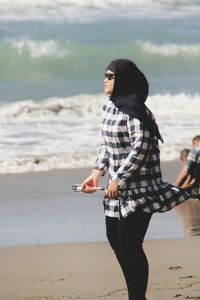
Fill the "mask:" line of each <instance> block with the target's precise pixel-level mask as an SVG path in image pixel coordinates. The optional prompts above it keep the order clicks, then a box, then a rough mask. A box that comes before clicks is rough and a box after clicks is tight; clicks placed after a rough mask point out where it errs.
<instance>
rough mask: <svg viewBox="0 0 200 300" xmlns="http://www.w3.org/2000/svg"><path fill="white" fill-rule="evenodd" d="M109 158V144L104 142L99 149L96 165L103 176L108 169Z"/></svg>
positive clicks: (95, 167)
mask: <svg viewBox="0 0 200 300" xmlns="http://www.w3.org/2000/svg"><path fill="white" fill-rule="evenodd" d="M108 158H109V154H108V151H107V146H106V145H105V144H102V145H101V146H100V148H99V151H98V156H97V159H96V162H95V165H94V169H96V170H99V171H101V172H102V176H103V175H104V174H105V173H106V171H107V169H108V165H109V163H108Z"/></svg>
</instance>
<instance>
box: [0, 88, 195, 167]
mask: <svg viewBox="0 0 200 300" xmlns="http://www.w3.org/2000/svg"><path fill="white" fill-rule="evenodd" d="M104 101H105V95H103V94H99V95H78V96H75V97H70V98H51V99H47V100H44V101H42V102H35V101H32V100H27V101H20V102H16V103H12V104H4V105H1V106H0V173H17V172H26V171H38V170H51V169H55V168H58V169H59V168H69V167H74V168H76V167H83V166H88V167H91V166H92V165H93V163H94V161H95V157H96V154H97V149H98V145H99V144H100V142H101V138H100V132H99V127H100V115H101V107H102V105H103V103H104ZM147 105H148V106H149V108H150V109H151V110H152V111H153V113H154V115H155V117H156V119H157V122H158V124H159V127H160V131H161V133H162V135H163V138H164V140H165V143H164V144H163V145H162V144H161V145H160V147H161V158H162V160H172V159H176V158H178V157H179V151H180V150H181V149H182V148H184V147H187V148H189V147H191V139H192V137H193V136H194V135H197V134H200V118H199V112H200V95H199V94H196V95H186V94H184V93H182V94H177V95H170V94H165V95H158V94H157V95H153V96H150V97H149V98H148V100H147Z"/></svg>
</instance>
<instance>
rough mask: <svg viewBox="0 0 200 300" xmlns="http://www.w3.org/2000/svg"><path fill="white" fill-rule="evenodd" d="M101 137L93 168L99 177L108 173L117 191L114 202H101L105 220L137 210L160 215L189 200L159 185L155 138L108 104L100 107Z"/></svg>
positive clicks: (171, 188)
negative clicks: (101, 141)
mask: <svg viewBox="0 0 200 300" xmlns="http://www.w3.org/2000/svg"><path fill="white" fill-rule="evenodd" d="M147 112H148V113H149V114H151V115H152V113H151V112H150V111H149V110H148V111H147ZM152 118H154V117H153V115H152ZM101 135H102V137H103V143H102V145H101V147H100V149H99V152H98V157H97V160H96V163H95V166H94V168H95V169H98V170H101V171H102V172H103V174H105V173H106V171H107V170H108V171H109V179H110V180H114V181H116V182H117V183H118V185H119V188H120V189H119V197H118V199H109V198H107V197H105V198H104V209H105V215H106V216H110V217H119V215H120V213H121V215H122V216H123V217H127V216H128V215H129V214H130V213H132V212H134V211H135V210H136V209H137V207H141V208H142V209H143V210H144V211H146V212H149V213H152V212H156V211H159V212H164V211H167V210H170V209H171V208H172V207H174V206H176V205H178V204H179V203H180V202H182V201H184V200H186V199H187V198H188V197H189V194H188V193H187V192H184V191H182V190H181V189H179V188H177V187H175V186H173V185H171V184H169V183H166V182H163V180H162V175H161V170H160V151H159V146H158V140H157V137H156V136H152V134H151V133H150V131H149V130H148V129H147V128H145V127H144V125H143V124H142V123H141V122H140V121H139V120H138V119H136V118H133V117H131V116H129V115H128V114H125V113H123V112H122V111H119V110H118V108H117V107H116V106H115V105H114V104H113V102H112V101H110V100H108V101H107V102H106V103H105V104H104V106H103V116H102V126H101Z"/></svg>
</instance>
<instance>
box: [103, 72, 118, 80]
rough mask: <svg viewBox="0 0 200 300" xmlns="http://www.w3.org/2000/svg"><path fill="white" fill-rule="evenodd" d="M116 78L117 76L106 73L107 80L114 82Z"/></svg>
mask: <svg viewBox="0 0 200 300" xmlns="http://www.w3.org/2000/svg"><path fill="white" fill-rule="evenodd" d="M115 77H116V75H115V74H111V73H105V78H106V79H108V80H113V79H115Z"/></svg>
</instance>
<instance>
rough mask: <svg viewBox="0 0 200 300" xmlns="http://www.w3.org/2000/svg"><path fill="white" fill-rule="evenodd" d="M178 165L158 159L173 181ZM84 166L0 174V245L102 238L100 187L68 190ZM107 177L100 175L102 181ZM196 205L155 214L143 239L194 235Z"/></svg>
mask: <svg viewBox="0 0 200 300" xmlns="http://www.w3.org/2000/svg"><path fill="white" fill-rule="evenodd" d="M180 167H181V164H180V163H179V161H177V160H176V161H171V162H162V171H163V178H164V179H165V180H166V181H169V182H170V183H173V181H174V180H175V178H176V175H177V173H178V171H179V168H180ZM90 171H91V169H88V168H81V169H66V170H52V171H47V172H46V171H44V172H30V173H22V174H7V175H3V176H1V180H0V189H1V198H0V209H1V211H2V214H1V219H0V247H4V246H15V245H38V244H39V245H43V244H52V243H56V244H60V243H66V242H67V243H71V242H72V243H73V242H76V243H77V242H93V241H105V240H106V236H105V225H104V212H103V204H102V199H103V192H97V193H94V194H92V195H88V194H87V195H86V194H84V193H78V192H77V193H76V192H73V191H72V185H73V184H77V183H81V182H82V180H83V179H84V178H85V177H86V176H88V174H89V172H90ZM107 179H108V178H107V176H104V177H102V182H101V185H102V186H106V184H107ZM199 204H200V203H197V202H192V201H191V203H186V205H184V204H182V205H181V206H180V208H179V207H178V209H177V208H175V209H172V210H171V211H169V212H166V213H164V214H159V213H157V214H155V215H154V217H153V218H152V220H151V223H150V226H149V230H148V232H147V239H156V240H157V239H168V238H173V239H176V238H185V237H188V236H190V235H191V234H192V235H200V224H199V221H198V215H199V213H200V205H199ZM91 224H92V226H91ZM193 228H194V230H193Z"/></svg>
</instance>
